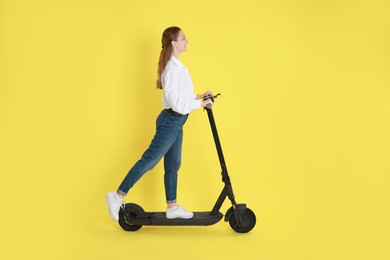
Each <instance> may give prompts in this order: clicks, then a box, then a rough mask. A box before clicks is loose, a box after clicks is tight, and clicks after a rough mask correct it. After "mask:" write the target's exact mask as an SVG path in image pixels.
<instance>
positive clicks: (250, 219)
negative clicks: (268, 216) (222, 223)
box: [229, 208, 256, 233]
mask: <svg viewBox="0 0 390 260" xmlns="http://www.w3.org/2000/svg"><path fill="white" fill-rule="evenodd" d="M239 217H240V223H237V222H236V219H235V218H234V214H232V215H231V216H230V218H229V224H230V227H231V228H232V229H233V230H234V231H236V232H238V233H247V232H249V231H251V230H252V229H253V228H254V227H255V225H256V215H255V213H254V212H253V211H252V210H251V209H249V208H246V210H245V212H244V213H243V214H242V215H240V216H239Z"/></svg>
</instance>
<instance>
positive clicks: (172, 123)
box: [106, 27, 213, 221]
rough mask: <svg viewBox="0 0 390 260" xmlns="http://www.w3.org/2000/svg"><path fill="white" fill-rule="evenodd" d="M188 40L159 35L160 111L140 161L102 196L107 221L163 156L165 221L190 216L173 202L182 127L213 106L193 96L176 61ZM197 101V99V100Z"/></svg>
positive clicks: (170, 31) (177, 34)
mask: <svg viewBox="0 0 390 260" xmlns="http://www.w3.org/2000/svg"><path fill="white" fill-rule="evenodd" d="M187 44H188V40H187V39H186V37H185V35H184V33H183V31H182V30H181V29H180V28H179V27H169V28H167V29H165V31H164V32H163V35H162V50H161V53H160V59H159V62H158V79H157V88H158V89H162V90H163V99H162V104H163V106H164V110H162V111H161V113H160V115H159V116H158V118H157V120H156V133H155V136H154V138H153V140H152V142H151V144H150V146H149V148H148V149H147V150H146V151H145V152H144V154H143V155H142V157H141V159H140V160H139V161H138V162H137V163H136V164H135V165H134V166H133V168H131V169H130V171H129V172H128V174H127V175H126V177H125V178H124V180H123V181H122V183H121V185H120V186H119V188H118V189H117V191H114V192H108V193H107V194H106V200H107V204H108V209H109V212H110V215H111V218H112V219H113V220H115V221H118V219H119V209H120V208H121V206H122V204H123V203H124V202H123V197H124V196H126V195H127V193H128V191H129V190H130V188H131V187H133V185H134V184H135V183H136V182H137V181H138V180H139V179H140V178H141V177H142V176H143V175H144V174H145V173H146V172H147V171H149V170H151V169H152V168H153V167H154V166H155V165H156V164H157V163H158V162H159V161H160V160H161V158H162V157H163V156H164V171H165V174H164V184H165V196H166V203H167V210H166V217H167V218H168V219H174V218H184V219H190V218H192V217H193V215H194V214H193V213H192V212H190V211H187V210H185V209H184V208H183V207H181V206H180V205H178V204H177V202H176V191H177V172H178V170H179V168H180V163H181V150H182V140H183V125H184V123H185V122H186V120H187V117H188V114H189V113H190V112H191V111H192V110H195V109H199V108H200V107H205V106H206V105H207V104H211V105H213V103H212V101H211V100H206V101H201V99H203V97H204V96H205V95H209V94H210V95H212V93H211V92H210V91H207V92H206V93H204V94H193V91H194V88H193V86H192V81H191V77H190V75H189V73H188V70H187V68H186V67H185V66H184V65H183V64H182V63H181V62H180V61H179V56H180V54H181V53H182V52H186V51H187ZM198 99H200V100H198Z"/></svg>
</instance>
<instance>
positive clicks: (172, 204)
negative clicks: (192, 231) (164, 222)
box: [167, 202, 177, 209]
mask: <svg viewBox="0 0 390 260" xmlns="http://www.w3.org/2000/svg"><path fill="white" fill-rule="evenodd" d="M176 206H177V203H176V202H173V203H167V208H168V209H172V208H174V207H176Z"/></svg>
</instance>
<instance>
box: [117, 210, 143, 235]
mask: <svg viewBox="0 0 390 260" xmlns="http://www.w3.org/2000/svg"><path fill="white" fill-rule="evenodd" d="M143 213H145V211H144V209H143V208H141V206H139V205H137V204H134V203H127V204H126V206H125V208H124V209H121V210H120V211H119V221H118V222H119V225H120V226H121V227H122V228H123V229H124V230H126V231H137V230H138V229H140V228H141V227H142V225H134V224H130V223H131V219H136V218H137V216H140V215H142V214H143Z"/></svg>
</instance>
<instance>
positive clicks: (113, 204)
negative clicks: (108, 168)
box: [106, 191, 124, 221]
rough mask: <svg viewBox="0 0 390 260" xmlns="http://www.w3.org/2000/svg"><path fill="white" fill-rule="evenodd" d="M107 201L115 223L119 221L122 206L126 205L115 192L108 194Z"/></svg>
mask: <svg viewBox="0 0 390 260" xmlns="http://www.w3.org/2000/svg"><path fill="white" fill-rule="evenodd" d="M106 201H107V205H108V211H109V212H110V215H111V218H112V219H113V220H115V221H118V220H119V209H120V208H121V206H122V204H124V201H123V200H122V198H121V197H119V196H118V194H116V192H115V191H113V192H107V193H106Z"/></svg>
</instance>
